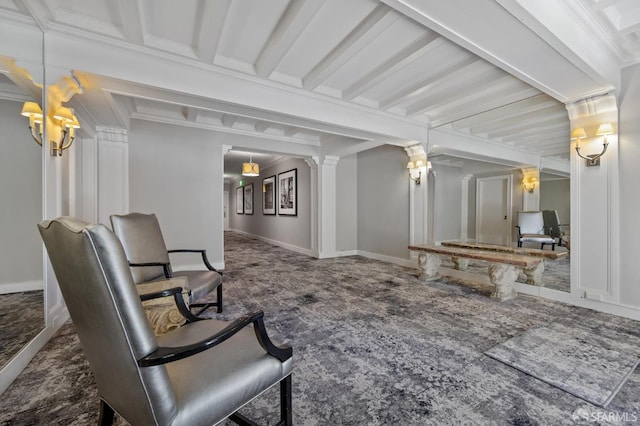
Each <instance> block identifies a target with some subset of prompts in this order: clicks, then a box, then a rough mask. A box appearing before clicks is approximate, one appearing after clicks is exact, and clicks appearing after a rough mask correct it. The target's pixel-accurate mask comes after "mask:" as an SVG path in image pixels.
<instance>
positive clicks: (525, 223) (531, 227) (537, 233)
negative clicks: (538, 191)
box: [516, 211, 556, 250]
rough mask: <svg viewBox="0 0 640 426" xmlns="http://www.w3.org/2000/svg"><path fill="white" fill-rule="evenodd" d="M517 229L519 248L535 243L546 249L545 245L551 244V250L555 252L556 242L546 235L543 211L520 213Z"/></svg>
mask: <svg viewBox="0 0 640 426" xmlns="http://www.w3.org/2000/svg"><path fill="white" fill-rule="evenodd" d="M516 228H518V247H522V243H525V242H533V243H538V244H540V248H541V249H544V245H545V244H551V250H555V248H556V240H555V238H553V237H551V236H550V235H547V234H545V229H544V220H543V217H542V212H541V211H535V212H518V224H517V225H516Z"/></svg>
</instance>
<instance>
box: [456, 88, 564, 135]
mask: <svg viewBox="0 0 640 426" xmlns="http://www.w3.org/2000/svg"><path fill="white" fill-rule="evenodd" d="M544 96H546V95H544ZM551 102H552V103H550V104H549V106H548V107H547V108H538V109H531V110H529V111H527V112H524V111H520V109H517V108H514V109H511V110H509V109H508V108H504V109H503V111H504V116H503V117H501V118H496V119H494V120H487V121H486V122H485V123H480V122H476V123H474V124H473V125H472V126H470V127H467V128H468V129H471V131H472V132H478V133H484V132H486V131H488V130H490V129H492V128H496V127H510V126H513V127H517V126H518V124H520V125H522V123H525V124H526V123H528V122H532V123H539V122H543V121H544V120H553V119H555V118H557V117H564V118H565V119H566V120H568V119H569V115H568V114H567V109H566V108H565V107H564V105H562V104H560V103H557V102H555V101H551ZM454 128H462V126H454Z"/></svg>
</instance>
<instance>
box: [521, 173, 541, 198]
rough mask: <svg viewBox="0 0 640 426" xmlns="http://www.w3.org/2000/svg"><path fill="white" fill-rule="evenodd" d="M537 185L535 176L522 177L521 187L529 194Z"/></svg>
mask: <svg viewBox="0 0 640 426" xmlns="http://www.w3.org/2000/svg"><path fill="white" fill-rule="evenodd" d="M537 185H538V179H536V178H535V177H528V178H524V179H522V187H523V188H524V190H525V191H527V192H529V193H531V194H533V191H534V190H535V189H536V186H537Z"/></svg>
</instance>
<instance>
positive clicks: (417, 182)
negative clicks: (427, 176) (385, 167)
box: [409, 170, 422, 185]
mask: <svg viewBox="0 0 640 426" xmlns="http://www.w3.org/2000/svg"><path fill="white" fill-rule="evenodd" d="M421 178H422V170H418V177H415V178H414V177H413V175H411V170H409V179H411V180H412V181H414V182H415V183H416V185H420V179H421Z"/></svg>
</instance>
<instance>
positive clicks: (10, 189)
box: [0, 22, 45, 369]
mask: <svg viewBox="0 0 640 426" xmlns="http://www.w3.org/2000/svg"><path fill="white" fill-rule="evenodd" d="M2 25H3V26H4V27H5V28H3V30H6V31H7V32H8V33H10V34H11V35H12V37H13V41H12V42H11V43H10V44H9V43H0V129H2V135H3V140H2V150H3V152H2V155H0V197H1V198H2V209H0V369H2V368H3V367H4V366H5V365H6V364H7V363H8V362H9V361H10V360H11V359H12V358H13V357H14V356H15V355H16V354H17V353H18V352H19V351H20V350H21V349H22V348H23V347H24V346H25V345H26V344H27V343H28V342H29V341H31V340H32V339H33V338H34V337H35V336H36V335H37V334H38V333H40V332H41V331H42V330H43V329H44V327H45V318H44V295H43V294H44V291H43V286H44V284H43V282H44V281H43V251H42V243H41V240H40V236H39V234H38V231H37V228H36V224H37V223H39V222H40V221H41V220H42V215H43V213H42V212H43V206H42V185H43V176H42V164H43V150H42V148H41V147H40V146H39V145H38V144H37V143H36V142H35V141H34V139H33V138H32V136H31V134H30V132H29V128H28V127H29V119H28V118H27V117H23V116H22V115H21V112H22V107H23V104H24V102H27V101H29V102H36V103H37V104H38V105H40V106H42V87H43V83H44V81H43V75H44V72H43V64H42V33H40V32H39V31H38V32H36V31H34V30H33V27H31V28H28V29H25V28H21V27H16V28H9V26H11V25H18V24H7V25H6V26H5V23H4V22H3V23H2ZM2 33H3V34H4V33H5V31H2ZM24 33H27V36H24V37H23V36H22V35H24ZM3 38H4V37H3Z"/></svg>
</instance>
